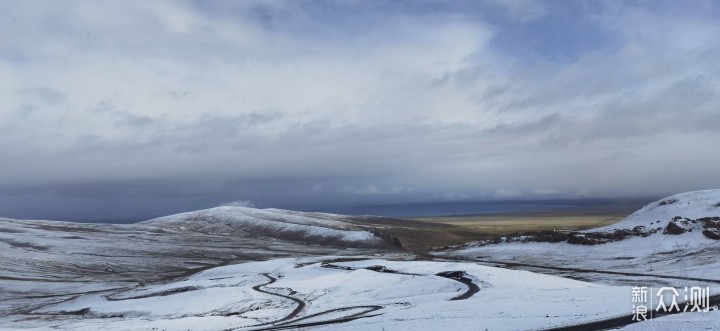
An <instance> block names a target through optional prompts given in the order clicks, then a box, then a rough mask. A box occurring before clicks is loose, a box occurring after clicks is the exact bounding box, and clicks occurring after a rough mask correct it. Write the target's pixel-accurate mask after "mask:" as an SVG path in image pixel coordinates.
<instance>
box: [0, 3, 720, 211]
mask: <svg viewBox="0 0 720 331" xmlns="http://www.w3.org/2000/svg"><path fill="white" fill-rule="evenodd" d="M675 6H679V5H677V4H675V5H673V4H671V3H640V4H634V3H633V4H629V3H606V2H593V1H590V2H583V3H582V4H576V5H575V4H574V5H557V4H554V3H553V2H548V1H523V2H516V3H512V4H509V3H506V2H497V1H486V2H476V1H453V2H447V1H439V0H438V1H434V0H433V1H423V2H416V3H408V2H378V3H368V2H309V1H308V2H305V1H272V2H266V1H241V2H226V1H203V2H196V1H173V2H147V1H122V2H116V3H103V4H102V5H100V4H98V3H95V2H88V1H64V2H63V3H62V4H59V3H53V2H33V1H17V2H6V3H3V4H0V30H2V31H4V32H5V34H4V36H3V37H1V38H0V150H2V152H3V158H4V159H5V160H11V162H2V163H0V187H2V188H4V189H6V190H9V189H8V188H10V187H13V188H16V187H20V186H22V187H23V190H24V191H26V192H29V193H32V194H31V195H32V196H34V197H35V198H32V199H37V201H45V200H42V199H41V198H39V196H42V195H43V194H44V191H43V189H42V188H43V187H45V188H48V187H52V188H53V189H54V187H68V185H70V184H82V185H88V186H93V187H102V186H103V185H105V184H107V183H115V184H112V185H117V186H116V188H120V189H125V186H124V185H125V184H118V183H126V182H128V181H136V182H143V181H144V182H152V183H155V182H158V181H164V182H168V181H171V182H173V183H166V185H167V187H172V188H180V187H182V190H180V191H182V192H194V193H193V194H194V195H193V196H194V197H195V198H194V199H199V200H202V202H198V203H195V204H192V205H193V206H208V205H216V204H217V202H218V201H226V200H232V199H234V197H237V196H242V197H248V198H249V199H252V200H253V201H259V202H262V204H263V205H266V203H267V204H272V205H273V206H279V207H288V206H321V205H322V206H324V205H331V204H334V203H337V204H340V203H347V204H349V203H376V202H391V201H400V200H403V201H406V200H412V201H422V200H423V199H430V200H432V199H438V197H442V196H443V194H444V192H453V195H452V196H451V197H450V196H448V197H449V199H453V198H456V199H465V198H463V197H470V198H475V197H478V195H477V192H479V191H484V192H494V193H496V194H500V195H505V197H509V198H512V197H516V196H518V195H513V194H510V195H509V196H508V195H507V194H508V193H520V192H526V193H527V194H530V193H533V194H541V193H537V192H534V191H536V190H538V189H537V188H548V187H551V188H553V190H556V191H557V192H558V193H557V196H558V197H563V196H572V193H571V192H578V191H580V190H585V189H586V190H588V192H592V194H589V195H597V196H608V195H619V194H625V193H626V192H628V191H629V190H630V189H637V192H638V194H655V193H671V192H677V191H687V190H693V189H700V188H707V187H709V186H713V185H715V186H717V185H720V173H718V172H717V170H716V169H715V168H716V167H715V165H716V164H718V163H719V162H720V154H718V153H709V152H708V151H712V150H714V148H715V142H716V141H718V140H719V139H720V129H719V128H720V113H719V112H718V111H717V109H719V108H720V97H719V96H720V89H719V88H718V87H719V86H720V63H718V61H717V60H716V59H717V57H718V54H720V41H719V40H718V38H716V36H717V35H718V33H720V23H719V22H718V21H717V20H716V19H715V17H716V14H718V13H720V9H719V8H720V6H718V5H717V4H715V3H712V2H708V3H703V4H698V6H697V7H695V6H690V7H692V8H690V9H688V8H683V10H677V8H674V7H675ZM278 182H283V183H286V184H277V183H278ZM198 183H213V185H220V186H222V185H221V184H217V183H242V184H243V185H244V186H243V188H242V189H238V188H234V187H233V186H230V185H228V186H227V187H225V186H222V190H220V191H221V192H220V193H213V190H212V189H206V187H201V188H198V187H197V186H198ZM267 183H274V184H273V185H269V186H268V185H267ZM316 183H323V185H322V189H319V190H312V189H311V190H309V189H308V188H310V187H312V185H314V184H316ZM70 186H72V185H70ZM209 186H212V185H209ZM504 187H505V188H507V187H511V188H513V190H505V191H503V190H498V189H497V188H504ZM107 188H108V193H107V194H108V195H111V194H112V193H111V192H113V191H114V190H113V189H112V188H113V187H107ZM408 188H412V189H408ZM74 189H78V190H81V191H82V189H79V188H77V187H76V186H74ZM31 190H34V191H32V192H31ZM235 190H237V191H235ZM496 190H497V191H496ZM117 191H118V192H124V191H123V190H117ZM240 191H242V192H240ZM143 192H146V193H147V194H149V195H153V194H155V192H152V191H151V190H143ZM168 192H170V193H169V194H171V195H172V192H173V190H168ZM292 192H296V193H292ZM297 192H305V193H303V194H297ZM0 193H1V192H0ZM163 194H164V193H163ZM183 194H185V193H183ZM116 195H117V198H118V199H120V197H124V193H122V194H121V193H117V194H116ZM201 196H202V197H203V198H202V199H201V198H200V197H201ZM185 197H186V195H183V198H182V199H180V198H178V199H180V200H182V203H180V202H178V203H177V205H176V206H175V207H172V206H170V205H171V204H168V205H167V206H166V205H164V204H158V205H163V206H166V207H163V208H165V209H167V210H168V211H173V210H176V209H181V208H184V207H183V206H188V203H187V202H188V201H189V200H184V199H185ZM53 199H54V198H53ZM107 199H111V198H110V197H108V198H107ZM159 199H165V195H162V198H159ZM188 199H190V198H188ZM178 201H179V200H178ZM163 203H164V202H163ZM61 204H62V203H60V202H58V205H61ZM8 206H9V204H8ZM108 209H111V208H108ZM2 211H3V210H0V215H2ZM153 212H155V210H153Z"/></svg>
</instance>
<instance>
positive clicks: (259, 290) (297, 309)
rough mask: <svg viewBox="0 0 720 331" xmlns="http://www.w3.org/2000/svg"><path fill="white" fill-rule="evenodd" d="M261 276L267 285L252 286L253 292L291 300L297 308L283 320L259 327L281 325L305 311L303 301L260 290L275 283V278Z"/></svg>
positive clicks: (266, 275)
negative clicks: (265, 279) (264, 278)
mask: <svg viewBox="0 0 720 331" xmlns="http://www.w3.org/2000/svg"><path fill="white" fill-rule="evenodd" d="M262 275H263V276H265V277H266V278H268V279H269V281H268V282H267V283H264V284H260V285H255V286H253V287H252V289H253V290H255V291H258V292H261V293H265V294H269V295H274V296H277V297H281V298H285V299H288V300H292V301H294V302H295V303H297V305H298V306H297V307H295V310H293V311H292V312H290V314H288V315H287V316H285V317H283V318H281V319H279V320H277V321H273V322H268V323H263V324H260V325H266V324H276V323H281V322H284V321H287V320H290V319H292V318H294V317H295V316H297V314H299V313H300V312H301V311H302V310H303V309H305V306H306V304H305V301H302V300H300V299H298V298H293V297H291V296H289V295H284V294H279V293H273V292H270V291H266V290H263V289H261V287H263V286H267V285H270V284H272V283H274V282H276V281H277V278H274V277H273V276H270V275H269V274H266V273H264V274H262Z"/></svg>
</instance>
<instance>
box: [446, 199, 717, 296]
mask: <svg viewBox="0 0 720 331" xmlns="http://www.w3.org/2000/svg"><path fill="white" fill-rule="evenodd" d="M718 204H720V190H706V191H696V192H687V193H682V194H676V195H673V196H669V197H667V198H664V199H660V200H658V201H655V202H653V203H650V204H648V205H647V206H645V207H643V208H641V209H640V210H638V211H636V212H635V213H633V214H631V215H630V216H628V217H627V218H625V219H623V220H622V221H620V222H618V223H616V224H613V225H610V226H605V227H601V228H595V229H589V230H585V231H579V232H543V233H535V234H527V235H519V236H507V237H502V238H498V239H496V240H484V241H478V242H474V243H468V244H466V245H463V246H459V247H456V248H454V249H451V250H446V251H441V252H436V255H437V256H452V257H454V258H463V259H468V258H472V259H482V260H492V261H495V262H504V263H512V264H513V265H515V266H525V267H528V268H538V267H539V268H544V270H547V271H550V272H558V273H563V274H565V273H568V272H570V273H571V274H573V275H575V276H576V277H582V278H583V279H593V280H597V281H602V282H606V283H611V284H627V283H628V282H630V283H631V284H634V282H633V281H632V279H630V278H628V277H627V275H620V276H618V275H619V274H618V272H619V273H631V274H639V275H648V276H650V275H653V276H657V279H659V280H662V283H665V284H680V283H682V281H683V280H687V278H688V277H690V278H698V279H702V278H708V275H718V274H720V206H718ZM571 269H572V270H571ZM579 269H588V270H598V269H600V270H612V271H614V272H615V273H601V272H589V271H582V270H579ZM711 278H717V279H718V281H720V277H716V276H714V277H711Z"/></svg>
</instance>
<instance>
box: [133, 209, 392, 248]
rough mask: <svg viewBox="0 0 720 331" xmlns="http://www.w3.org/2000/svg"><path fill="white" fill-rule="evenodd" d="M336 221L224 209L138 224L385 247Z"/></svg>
mask: <svg viewBox="0 0 720 331" xmlns="http://www.w3.org/2000/svg"><path fill="white" fill-rule="evenodd" d="M337 219H340V217H339V215H332V214H318V213H299V212H291V211H285V210H280V209H256V208H248V207H234V206H225V207H217V208H211V209H205V210H199V211H193V212H188V213H182V214H176V215H170V216H165V217H161V218H156V219H152V220H149V221H145V222H141V223H140V224H142V225H151V226H158V227H163V228H170V229H174V230H179V231H193V232H200V233H205V234H214V235H227V236H231V235H252V236H266V237H271V238H277V239H283V240H293V241H302V242H308V243H313V244H331V245H332V244H336V245H341V246H343V245H350V246H353V247H378V246H383V245H385V243H384V242H383V241H382V239H380V238H378V237H376V236H374V235H373V234H372V233H370V232H368V231H365V230H363V229H360V228H358V227H356V226H353V225H351V224H349V223H345V222H342V221H340V220H337Z"/></svg>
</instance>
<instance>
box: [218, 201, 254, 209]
mask: <svg viewBox="0 0 720 331" xmlns="http://www.w3.org/2000/svg"><path fill="white" fill-rule="evenodd" d="M220 206H231V207H250V208H254V207H255V204H254V203H252V202H251V201H248V200H236V201H230V202H223V203H221V204H220Z"/></svg>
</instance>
